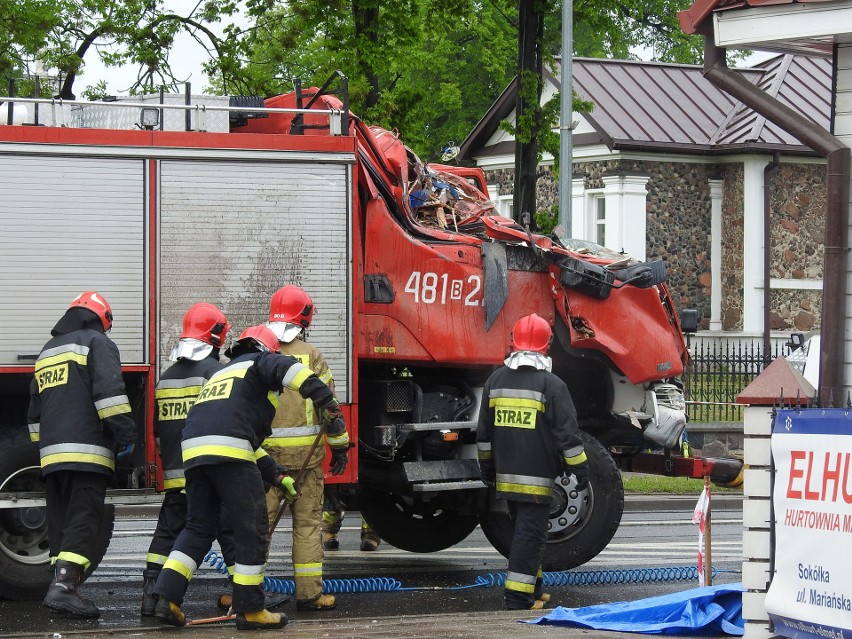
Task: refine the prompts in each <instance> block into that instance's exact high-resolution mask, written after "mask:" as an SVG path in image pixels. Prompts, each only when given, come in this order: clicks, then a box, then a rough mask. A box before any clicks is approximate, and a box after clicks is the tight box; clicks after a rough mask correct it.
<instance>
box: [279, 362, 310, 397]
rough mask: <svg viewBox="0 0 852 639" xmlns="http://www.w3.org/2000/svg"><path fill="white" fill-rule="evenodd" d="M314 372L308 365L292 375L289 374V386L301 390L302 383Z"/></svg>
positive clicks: (287, 377)
mask: <svg viewBox="0 0 852 639" xmlns="http://www.w3.org/2000/svg"><path fill="white" fill-rule="evenodd" d="M313 374H314V372H313V371H312V370H311V369H310V368H308V367H307V366H302V367H301V369H300V370H298V371H296V373H295V374H294V375H292V376H290V375H287V376H286V377H285V379H286V380H287V382H286V383H287V388H290V389H292V390H294V391H297V390H299V389H300V388H301V387H302V384H304V383H305V380H307V379H308V378H309V377H310V376H311V375H313Z"/></svg>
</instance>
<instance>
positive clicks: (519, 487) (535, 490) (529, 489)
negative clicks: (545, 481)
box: [497, 481, 552, 497]
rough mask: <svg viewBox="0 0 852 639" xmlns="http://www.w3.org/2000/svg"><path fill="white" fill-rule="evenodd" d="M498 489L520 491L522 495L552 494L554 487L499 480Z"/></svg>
mask: <svg viewBox="0 0 852 639" xmlns="http://www.w3.org/2000/svg"><path fill="white" fill-rule="evenodd" d="M497 490H499V491H500V492H504V493H519V494H522V495H542V496H545V497H548V496H550V494H551V491H552V489H551V488H545V487H543V486H530V485H525V484H510V483H508V482H499V481H498V482H497Z"/></svg>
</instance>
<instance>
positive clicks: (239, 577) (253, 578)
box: [233, 564, 266, 586]
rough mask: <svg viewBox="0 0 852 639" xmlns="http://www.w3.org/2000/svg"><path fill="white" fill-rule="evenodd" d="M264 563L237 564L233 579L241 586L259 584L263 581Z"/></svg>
mask: <svg viewBox="0 0 852 639" xmlns="http://www.w3.org/2000/svg"><path fill="white" fill-rule="evenodd" d="M265 567H266V566H265V565H264V564H260V565H248V564H236V565H235V566H234V574H233V579H234V583H235V584H239V585H241V586H259V585H261V584H262V583H263V573H264V569H265Z"/></svg>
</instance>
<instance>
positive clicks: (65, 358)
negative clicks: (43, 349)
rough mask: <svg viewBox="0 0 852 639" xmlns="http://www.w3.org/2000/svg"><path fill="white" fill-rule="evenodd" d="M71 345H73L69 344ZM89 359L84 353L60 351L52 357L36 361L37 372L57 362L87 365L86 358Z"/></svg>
mask: <svg viewBox="0 0 852 639" xmlns="http://www.w3.org/2000/svg"><path fill="white" fill-rule="evenodd" d="M69 346H72V345H71V344H69ZM87 359H88V356H87V355H83V354H82V353H72V352H70V351H69V352H65V353H59V354H58V355H53V356H51V357H45V358H43V359H40V360H38V361H37V362H36V365H35V372H36V373H38V372H39V371H40V370H41V369H42V368H47V367H48V366H56V365H57V364H62V363H64V362H76V363H77V364H79V365H80V366H85V365H86V360H87Z"/></svg>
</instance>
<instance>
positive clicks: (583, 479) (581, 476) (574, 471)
mask: <svg viewBox="0 0 852 639" xmlns="http://www.w3.org/2000/svg"><path fill="white" fill-rule="evenodd" d="M567 472H568V474H569V475H574V479H575V480H577V490H586V488H588V487H589V463H588V462H584V463H582V464H577V465H576V466H567Z"/></svg>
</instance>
